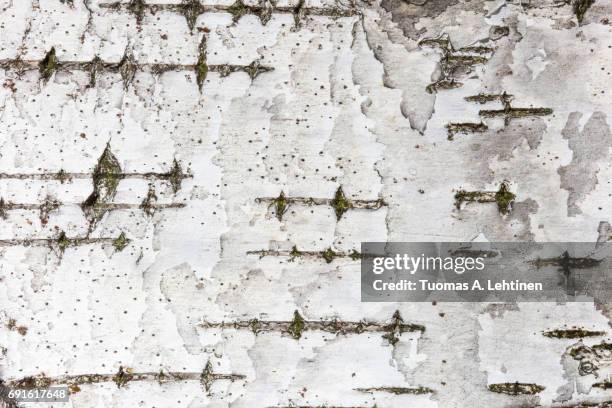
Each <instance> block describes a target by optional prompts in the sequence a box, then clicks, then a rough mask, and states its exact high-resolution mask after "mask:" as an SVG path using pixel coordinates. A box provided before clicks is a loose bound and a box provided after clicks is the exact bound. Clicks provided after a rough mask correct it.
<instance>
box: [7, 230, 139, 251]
mask: <svg viewBox="0 0 612 408" xmlns="http://www.w3.org/2000/svg"><path fill="white" fill-rule="evenodd" d="M129 242H130V240H129V239H128V238H127V237H126V236H125V234H124V233H123V232H122V233H121V234H120V235H119V236H118V237H117V238H79V237H74V238H68V237H67V236H66V233H65V232H64V231H62V232H60V234H59V236H58V237H57V238H25V239H0V247H13V246H24V247H29V246H32V247H41V246H48V247H51V248H53V247H56V248H57V249H59V251H60V252H61V253H63V252H64V251H65V250H66V248H68V247H73V246H82V245H91V244H104V243H110V244H112V245H113V246H114V247H115V249H116V250H117V251H118V252H120V251H122V250H123V249H124V248H125V247H126V246H127V245H128V244H129Z"/></svg>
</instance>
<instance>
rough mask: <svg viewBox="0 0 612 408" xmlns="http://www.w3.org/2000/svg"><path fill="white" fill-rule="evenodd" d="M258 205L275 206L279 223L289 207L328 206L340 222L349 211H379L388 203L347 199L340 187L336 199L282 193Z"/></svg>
mask: <svg viewBox="0 0 612 408" xmlns="http://www.w3.org/2000/svg"><path fill="white" fill-rule="evenodd" d="M255 202H256V203H269V204H270V207H272V206H274V210H275V214H276V218H278V220H279V221H282V220H283V215H284V214H285V213H286V212H287V209H288V208H289V205H291V204H298V205H304V206H312V205H328V206H330V207H332V208H333V209H334V212H335V213H336V219H337V220H338V221H340V219H341V218H342V216H343V215H344V213H346V212H347V211H348V210H353V209H361V210H378V209H380V208H382V207H383V206H386V205H387V203H385V201H384V200H383V199H382V198H379V199H378V200H352V199H347V198H346V196H345V195H344V191H343V190H342V187H338V190H336V193H335V194H334V198H332V199H329V198H312V197H286V196H285V193H284V192H283V191H281V192H280V194H279V196H278V197H276V198H271V197H262V198H256V199H255Z"/></svg>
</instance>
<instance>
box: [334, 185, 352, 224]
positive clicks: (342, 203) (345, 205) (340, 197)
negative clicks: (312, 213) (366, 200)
mask: <svg viewBox="0 0 612 408" xmlns="http://www.w3.org/2000/svg"><path fill="white" fill-rule="evenodd" d="M331 206H332V208H333V209H334V212H335V213H336V219H337V220H338V221H340V219H341V218H342V215H344V213H345V212H347V211H348V210H349V209H350V208H351V203H349V201H348V200H347V199H346V196H345V195H344V191H342V187H338V190H336V194H334V198H333V200H332V201H331Z"/></svg>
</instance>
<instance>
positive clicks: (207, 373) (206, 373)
mask: <svg viewBox="0 0 612 408" xmlns="http://www.w3.org/2000/svg"><path fill="white" fill-rule="evenodd" d="M214 380H215V375H214V373H213V367H212V363H211V362H210V360H209V361H207V362H206V366H205V367H204V369H203V370H202V374H201V375H200V383H201V384H202V386H203V387H204V389H205V390H206V392H208V391H210V386H211V384H212V383H213V381H214Z"/></svg>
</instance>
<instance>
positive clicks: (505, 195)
mask: <svg viewBox="0 0 612 408" xmlns="http://www.w3.org/2000/svg"><path fill="white" fill-rule="evenodd" d="M515 198H516V195H515V194H514V193H512V192H511V191H510V190H509V189H508V184H507V183H506V182H503V183H502V184H501V186H500V187H499V190H498V191H497V192H496V193H495V202H496V203H497V208H498V209H499V212H500V213H501V214H508V213H509V212H510V210H511V209H512V203H513V202H514V199H515Z"/></svg>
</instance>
